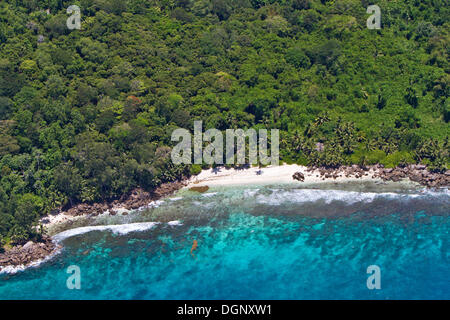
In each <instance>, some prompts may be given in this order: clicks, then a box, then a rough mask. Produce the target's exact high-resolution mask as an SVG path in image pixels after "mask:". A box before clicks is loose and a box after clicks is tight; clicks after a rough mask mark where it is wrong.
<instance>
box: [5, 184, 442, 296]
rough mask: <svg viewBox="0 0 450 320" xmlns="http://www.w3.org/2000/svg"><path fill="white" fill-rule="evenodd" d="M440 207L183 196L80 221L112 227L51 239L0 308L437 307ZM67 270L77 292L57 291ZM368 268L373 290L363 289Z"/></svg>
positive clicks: (408, 196) (358, 194) (217, 193)
mask: <svg viewBox="0 0 450 320" xmlns="http://www.w3.org/2000/svg"><path fill="white" fill-rule="evenodd" d="M362 190H364V191H362ZM449 203H450V196H449V192H448V190H444V191H439V192H437V191H426V190H386V188H385V189H383V190H382V189H380V188H372V189H370V188H367V187H365V188H364V189H361V186H356V185H353V186H347V187H343V186H340V188H339V189H338V188H337V187H336V186H335V185H329V186H328V187H325V186H321V188H320V189H318V188H316V187H313V186H309V187H306V188H303V189H298V188H294V187H292V186H246V187H227V188H215V189H210V190H209V191H208V192H207V193H205V194H198V193H193V192H189V191H185V190H184V191H181V192H179V193H178V194H177V195H175V196H174V197H172V199H166V200H164V201H163V202H160V203H158V206H157V207H154V208H151V209H150V210H146V211H136V212H133V213H132V214H130V215H127V216H114V217H106V216H103V217H97V218H94V219H90V220H87V221H85V222H84V223H85V224H86V225H90V226H100V225H111V224H112V225H123V227H113V228H104V227H100V228H99V227H94V228H91V229H85V230H84V231H80V232H79V234H77V232H72V233H73V234H72V235H71V236H64V237H60V238H61V242H62V244H63V245H64V249H63V251H62V252H61V253H60V254H59V255H57V256H56V257H54V258H53V259H51V260H50V261H47V262H45V263H43V264H41V265H40V266H39V267H36V268H29V269H27V270H25V271H23V272H18V273H15V274H2V275H0V298H1V299H449V298H450V280H449V278H448V274H449V271H450V264H449V259H450V253H449V252H450V250H449V248H450V237H449V230H450V218H449V213H450V210H449V208H450V207H449ZM148 222H159V223H157V224H149V223H148ZM139 223H140V225H138V224H139ZM136 226H145V227H143V228H138V227H136ZM86 230H91V231H89V232H87V231H86ZM85 231H86V232H85ZM194 240H197V242H198V248H197V249H196V250H195V251H193V252H192V254H191V253H190V250H191V247H192V244H193V241H194ZM70 265H77V266H79V267H80V270H81V289H80V290H69V289H68V288H67V286H66V281H67V278H68V277H69V276H70V274H67V273H66V270H67V267H69V266H70ZM370 265H377V266H379V267H380V269H381V289H380V290H369V289H368V288H367V286H366V281H367V278H368V277H369V274H367V267H368V266H370Z"/></svg>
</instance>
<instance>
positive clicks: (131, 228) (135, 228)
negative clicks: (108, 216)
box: [53, 222, 159, 242]
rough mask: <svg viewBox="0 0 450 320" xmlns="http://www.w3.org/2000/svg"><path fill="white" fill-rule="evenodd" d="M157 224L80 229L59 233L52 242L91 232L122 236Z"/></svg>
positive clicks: (141, 223)
mask: <svg viewBox="0 0 450 320" xmlns="http://www.w3.org/2000/svg"><path fill="white" fill-rule="evenodd" d="M157 224H159V222H138V223H128V224H116V225H106V226H88V227H80V228H74V229H70V230H66V231H63V232H60V233H58V234H56V235H54V236H53V240H55V241H56V242H61V241H63V240H65V239H67V238H70V237H74V236H77V235H80V234H85V233H88V232H91V231H111V232H112V233H114V234H120V235H124V234H127V233H130V232H138V231H145V230H149V229H151V228H153V227H154V226H155V225H157Z"/></svg>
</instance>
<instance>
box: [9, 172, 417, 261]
mask: <svg viewBox="0 0 450 320" xmlns="http://www.w3.org/2000/svg"><path fill="white" fill-rule="evenodd" d="M350 169H351V168H350ZM349 171H351V172H350V173H349ZM295 173H300V174H301V175H302V179H303V181H298V180H295V179H294V178H293V175H294V174H295ZM330 182H331V183H334V184H336V185H338V184H345V183H352V182H359V183H373V184H374V185H385V186H388V185H391V184H392V185H396V186H399V187H400V186H403V187H412V188H416V187H420V184H419V183H417V182H414V181H411V180H410V179H408V178H401V179H399V180H396V182H393V181H386V179H383V177H381V176H380V169H379V168H377V167H376V166H374V167H369V168H365V169H364V170H362V169H361V168H354V170H349V168H344V170H342V171H339V170H338V171H335V172H331V173H330V172H324V169H314V170H313V169H311V168H308V167H306V166H300V165H295V164H293V165H287V164H284V165H280V166H268V167H264V168H259V167H250V168H245V169H235V168H230V169H226V168H224V167H220V168H216V169H207V170H203V171H202V172H200V174H198V175H196V176H193V177H191V178H189V179H188V180H186V181H184V183H183V185H184V187H182V188H181V189H185V190H187V189H189V188H192V187H205V186H207V187H227V186H245V185H270V184H289V185H292V186H297V185H298V186H299V187H301V186H307V185H316V187H317V185H319V188H320V185H321V184H326V183H330ZM178 183H179V182H178ZM422 187H423V186H422ZM178 189H180V188H178ZM169 194H173V190H172V191H171V192H168V193H166V194H165V196H166V197H167V196H169ZM165 196H162V197H163V198H164V197H165ZM163 198H161V199H163ZM159 201H160V200H154V201H153V200H152V201H147V202H145V205H143V206H142V207H140V208H135V209H134V210H143V209H145V208H151V207H153V206H157V205H158V202H159ZM110 209H111V210H114V215H127V214H129V213H130V212H131V211H134V210H130V208H128V209H127V208H125V204H124V203H117V204H116V205H114V206H113V207H111V208H110ZM110 209H108V210H105V211H103V213H101V214H100V216H108V215H112V214H111V212H110ZM93 216H99V214H98V213H97V214H96V213H95V212H89V213H84V214H81V215H72V214H69V212H60V213H58V214H56V215H48V216H46V217H43V218H42V219H41V220H40V221H41V223H42V224H43V226H44V229H45V230H46V231H47V234H49V235H52V236H54V235H55V234H57V233H58V232H60V231H66V230H70V229H73V228H76V225H77V224H78V221H81V222H83V221H82V220H84V219H89V218H91V217H93ZM61 229H63V230H61ZM52 239H53V241H54V242H55V238H54V237H52ZM33 263H34V262H33ZM33 263H31V264H30V265H27V267H28V266H31V265H33ZM0 269H2V268H0Z"/></svg>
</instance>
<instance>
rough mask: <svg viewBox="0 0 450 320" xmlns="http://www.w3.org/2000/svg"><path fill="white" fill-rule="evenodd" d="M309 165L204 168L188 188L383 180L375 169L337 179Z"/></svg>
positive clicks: (340, 175)
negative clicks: (296, 177)
mask: <svg viewBox="0 0 450 320" xmlns="http://www.w3.org/2000/svg"><path fill="white" fill-rule="evenodd" d="M307 169H308V168H307V167H305V166H299V165H296V164H291V165H288V164H283V165H280V166H268V167H265V168H259V167H251V168H248V169H241V170H239V169H238V170H236V169H226V168H223V167H221V168H218V169H216V170H213V169H207V170H203V171H202V172H201V173H200V174H199V175H197V176H194V177H192V178H191V179H190V180H189V184H188V185H187V186H186V187H187V188H190V187H193V186H206V185H207V186H210V187H211V186H228V185H246V184H261V185H263V184H273V183H294V184H306V183H321V182H330V181H333V182H349V181H364V180H372V181H377V180H379V181H382V180H381V179H379V178H376V179H374V178H373V174H374V173H375V171H373V170H372V169H371V170H369V171H367V172H366V173H367V175H365V176H362V177H361V178H356V177H346V176H345V174H344V173H340V174H339V175H338V177H337V178H336V179H333V178H323V177H321V176H320V174H319V171H318V170H315V171H309V172H308V171H307ZM296 172H301V173H303V175H304V176H305V180H304V182H300V181H297V180H294V179H293V177H292V176H293V175H294V173H296Z"/></svg>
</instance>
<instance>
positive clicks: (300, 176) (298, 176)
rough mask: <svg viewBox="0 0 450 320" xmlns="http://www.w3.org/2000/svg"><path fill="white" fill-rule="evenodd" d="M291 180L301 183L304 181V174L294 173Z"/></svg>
mask: <svg viewBox="0 0 450 320" xmlns="http://www.w3.org/2000/svg"><path fill="white" fill-rule="evenodd" d="M292 178H294V180H298V181H301V182H303V181H305V176H304V174H303V173H301V172H296V173H294V174H293V175H292Z"/></svg>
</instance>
